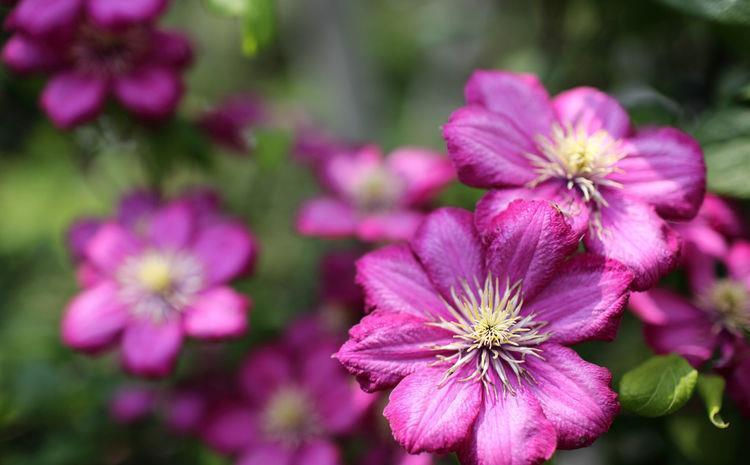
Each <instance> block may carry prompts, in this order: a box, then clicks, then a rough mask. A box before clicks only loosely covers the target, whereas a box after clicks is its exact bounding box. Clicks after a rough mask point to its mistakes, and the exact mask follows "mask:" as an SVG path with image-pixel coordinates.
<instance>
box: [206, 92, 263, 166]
mask: <svg viewBox="0 0 750 465" xmlns="http://www.w3.org/2000/svg"><path fill="white" fill-rule="evenodd" d="M266 118H267V115H266V109H265V106H264V104H263V102H262V101H261V99H260V98H258V97H256V96H254V95H248V94H245V95H234V96H231V97H229V98H227V99H226V100H224V101H223V102H222V103H220V104H219V105H218V106H216V108H213V109H212V110H210V111H207V112H206V113H204V114H203V115H201V117H200V118H199V119H198V125H199V126H200V127H201V128H203V130H204V131H205V132H206V134H207V135H208V136H209V137H210V138H211V139H212V140H213V141H214V142H215V143H216V144H218V145H220V146H222V147H224V148H226V149H227V150H232V151H234V152H237V153H241V154H247V153H249V152H250V151H251V150H252V149H253V147H252V143H251V132H250V131H251V130H252V129H253V127H254V126H256V125H257V124H259V123H262V122H263V121H264V120H265V119H266Z"/></svg>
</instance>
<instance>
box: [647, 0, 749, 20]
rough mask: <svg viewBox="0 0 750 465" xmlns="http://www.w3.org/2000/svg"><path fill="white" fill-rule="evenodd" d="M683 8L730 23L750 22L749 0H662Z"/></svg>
mask: <svg viewBox="0 0 750 465" xmlns="http://www.w3.org/2000/svg"><path fill="white" fill-rule="evenodd" d="M661 1H663V2H664V3H666V4H668V5H672V6H674V7H675V8H679V9H681V10H684V11H687V12H690V13H693V14H697V15H702V16H705V17H708V18H711V19H715V20H717V21H726V22H729V23H745V24H747V23H750V1H747V0H661Z"/></svg>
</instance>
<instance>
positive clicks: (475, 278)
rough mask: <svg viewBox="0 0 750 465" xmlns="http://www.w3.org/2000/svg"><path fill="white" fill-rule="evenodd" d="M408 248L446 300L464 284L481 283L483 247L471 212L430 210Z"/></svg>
mask: <svg viewBox="0 0 750 465" xmlns="http://www.w3.org/2000/svg"><path fill="white" fill-rule="evenodd" d="M411 247H412V250H414V253H415V254H416V255H417V257H418V258H419V260H420V262H421V263H422V266H423V267H424V270H425V271H426V272H427V276H429V277H430V281H432V283H433V284H434V285H435V287H436V288H437V289H438V290H439V291H440V293H441V294H442V295H443V297H444V298H445V299H446V300H448V301H450V299H451V291H452V290H456V291H460V290H461V289H462V286H463V285H464V283H468V284H469V285H470V286H473V285H474V284H475V283H479V285H480V286H481V285H482V284H484V280H485V277H486V275H487V271H486V270H485V268H484V247H483V246H482V242H481V239H480V238H479V234H478V233H477V231H476V228H475V227H474V215H472V214H471V212H468V211H466V210H462V209H460V208H441V209H439V210H436V211H434V212H433V213H431V214H430V215H428V216H427V218H426V219H425V221H424V222H423V223H422V226H420V228H419V229H418V230H417V233H416V235H415V237H414V239H413V240H412V241H411Z"/></svg>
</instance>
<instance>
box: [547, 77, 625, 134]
mask: <svg viewBox="0 0 750 465" xmlns="http://www.w3.org/2000/svg"><path fill="white" fill-rule="evenodd" d="M552 105H553V106H554V108H555V112H557V116H558V118H560V121H561V122H562V123H563V124H571V125H572V126H573V127H574V128H579V127H584V128H586V130H587V131H588V133H589V134H593V133H594V132H596V131H599V130H600V129H603V130H605V131H607V133H609V135H610V136H612V138H613V139H622V138H623V137H627V135H628V134H629V133H630V130H631V128H630V118H629V117H628V113H627V112H626V111H625V109H624V108H622V106H621V105H620V103H619V102H618V101H617V100H615V99H614V98H612V97H610V96H609V95H607V94H605V93H604V92H602V91H600V90H598V89H594V88H593V87H576V88H574V89H570V90H567V91H565V92H562V93H560V94H558V95H557V96H555V98H554V99H553V101H552Z"/></svg>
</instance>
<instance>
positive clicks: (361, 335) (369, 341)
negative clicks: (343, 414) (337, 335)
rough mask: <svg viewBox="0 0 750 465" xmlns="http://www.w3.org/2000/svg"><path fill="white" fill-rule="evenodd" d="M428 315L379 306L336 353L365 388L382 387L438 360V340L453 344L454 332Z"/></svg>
mask: <svg viewBox="0 0 750 465" xmlns="http://www.w3.org/2000/svg"><path fill="white" fill-rule="evenodd" d="M427 323H428V321H427V320H425V319H424V318H420V317H416V316H413V315H410V314H406V313H391V312H381V311H378V310H376V311H375V312H373V313H371V314H370V315H368V316H366V317H364V318H362V321H360V322H359V324H357V325H356V326H354V327H353V328H352V329H351V330H350V332H349V340H348V341H346V343H345V344H344V345H343V346H341V348H340V349H339V351H338V352H337V353H336V355H335V357H336V358H337V359H338V360H339V361H340V362H341V363H342V364H343V365H344V367H345V368H346V369H347V370H348V371H349V372H350V373H351V374H353V375H355V376H356V377H357V381H359V383H360V385H361V386H362V389H364V390H365V391H367V392H373V391H379V390H383V389H388V388H391V387H393V386H395V385H396V384H397V383H398V382H399V381H401V379H403V378H404V377H405V376H407V375H409V374H411V373H413V372H415V371H417V370H419V369H421V368H425V367H427V366H429V365H430V364H431V363H433V362H435V360H436V358H435V356H436V355H437V354H439V352H436V351H433V350H431V349H430V347H431V346H432V345H435V344H441V345H444V344H450V343H451V342H453V337H452V334H451V333H449V332H448V331H445V330H444V329H441V328H436V327H434V326H429V325H428V324H427Z"/></svg>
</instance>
